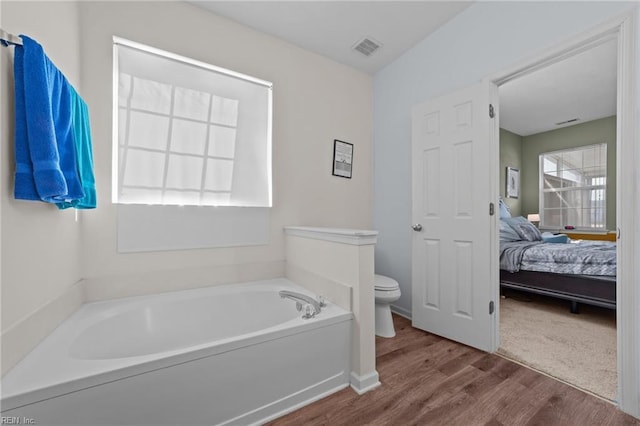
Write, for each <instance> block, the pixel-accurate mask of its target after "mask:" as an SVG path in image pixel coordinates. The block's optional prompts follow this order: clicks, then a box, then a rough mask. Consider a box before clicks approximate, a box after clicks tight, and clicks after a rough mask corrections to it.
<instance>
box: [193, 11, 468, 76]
mask: <svg viewBox="0 0 640 426" xmlns="http://www.w3.org/2000/svg"><path fill="white" fill-rule="evenodd" d="M188 3H192V4H194V5H196V6H199V7H202V8H205V9H208V10H210V11H212V12H214V13H216V14H218V15H221V16H224V17H227V18H230V19H232V20H234V21H237V22H239V23H241V24H243V25H246V26H249V27H251V28H254V29H256V30H259V31H262V32H264V33H267V34H271V35H274V36H276V37H278V38H281V39H283V40H286V41H288V42H290V43H292V44H295V45H297V46H299V47H302V48H304V49H306V50H310V51H312V52H316V53H318V54H320V55H323V56H326V57H328V58H331V59H333V60H335V61H337V62H340V63H342V64H345V65H348V66H350V67H352V68H355V69H358V70H361V71H364V72H366V73H368V74H375V73H376V72H377V71H379V70H381V69H382V68H384V67H385V66H386V65H388V64H390V63H391V62H393V61H394V60H395V59H397V58H398V57H399V56H400V55H402V54H403V53H404V52H406V51H407V50H408V49H410V48H411V47H413V46H414V45H416V44H417V43H418V42H420V41H421V40H423V39H424V38H426V37H427V36H428V35H429V34H431V33H432V32H434V31H435V30H437V29H438V28H439V27H440V26H442V25H443V24H445V23H446V22H447V21H449V20H451V19H452V18H453V17H454V16H456V15H457V14H458V13H460V12H461V11H462V10H464V9H466V8H467V7H469V6H470V5H471V3H472V2H463V1H415V0H414V1H310V0H304V1H237V0H236V1H188ZM364 37H369V38H372V39H373V40H374V41H377V42H379V43H381V44H382V47H380V48H379V49H378V50H376V51H375V52H374V53H373V54H372V55H371V56H369V57H367V56H364V55H363V54H361V53H359V52H356V51H355V50H353V49H352V47H353V46H354V45H355V44H356V43H358V42H359V41H361V40H362V39H363V38H364Z"/></svg>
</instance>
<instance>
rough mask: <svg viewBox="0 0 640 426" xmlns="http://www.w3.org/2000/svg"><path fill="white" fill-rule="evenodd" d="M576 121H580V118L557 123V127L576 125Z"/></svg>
mask: <svg viewBox="0 0 640 426" xmlns="http://www.w3.org/2000/svg"><path fill="white" fill-rule="evenodd" d="M576 121H580V119H579V118H572V119H571V120H566V121H561V122H559V123H556V126H562V125H563V124H569V123H575V122H576Z"/></svg>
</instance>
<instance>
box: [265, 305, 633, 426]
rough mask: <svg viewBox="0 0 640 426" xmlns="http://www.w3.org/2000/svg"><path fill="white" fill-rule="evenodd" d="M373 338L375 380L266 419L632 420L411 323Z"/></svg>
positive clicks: (281, 425) (398, 323)
mask: <svg viewBox="0 0 640 426" xmlns="http://www.w3.org/2000/svg"><path fill="white" fill-rule="evenodd" d="M394 323H395V327H396V333H397V335H396V337H395V338H393V339H383V338H379V337H377V338H376V353H377V368H376V369H377V371H378V373H379V374H380V381H381V382H382V385H381V386H380V387H378V388H377V389H375V390H373V391H370V392H368V393H366V394H364V395H362V396H358V395H357V394H356V393H355V392H354V391H353V390H351V389H350V388H347V389H343V390H342V391H340V392H337V393H335V394H333V395H330V396H328V397H326V398H324V399H322V400H320V401H317V402H315V403H313V404H311V405H308V406H306V407H303V408H302V409H300V410H298V411H295V412H293V413H290V414H288V415H287V416H284V417H281V418H279V419H277V420H275V421H273V422H271V423H270V424H271V425H273V426H286V425H305V426H307V425H332V426H334V425H394V426H395V425H465V426H466V425H491V426H500V425H505V426H506V425H544V426H551V425H562V426H571V425H580V426H585V425H638V426H640V421H639V420H637V419H635V418H633V417H631V416H628V415H626V414H624V413H622V412H621V411H620V410H618V409H617V408H616V407H615V406H614V405H612V404H610V403H608V402H605V401H603V400H601V399H599V398H597V397H595V396H592V395H589V394H587V393H584V392H582V391H580V390H577V389H575V388H573V387H571V386H568V385H566V384H564V383H562V382H559V381H557V380H554V379H552V378H549V377H547V376H544V375H542V374H540V373H538V372H536V371H534V370H530V369H528V368H526V367H523V366H521V365H519V364H516V363H513V362H511V361H509V360H506V359H504V358H501V357H499V356H497V355H492V354H487V353H484V352H481V351H478V350H476V349H473V348H470V347H467V346H464V345H461V344H458V343H455V342H452V341H450V340H447V339H444V338H442V337H439V336H435V335H433V334H429V333H426V332H423V331H421V330H417V329H414V328H412V327H411V322H410V321H409V320H407V319H405V318H402V317H399V316H396V315H394Z"/></svg>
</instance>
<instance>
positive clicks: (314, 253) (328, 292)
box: [285, 226, 380, 394]
mask: <svg viewBox="0 0 640 426" xmlns="http://www.w3.org/2000/svg"><path fill="white" fill-rule="evenodd" d="M285 234H286V235H287V239H286V276H287V278H289V279H291V280H292V281H295V282H297V283H298V284H300V285H302V286H304V287H306V288H309V289H310V290H311V291H313V292H314V293H317V294H321V295H323V296H325V297H326V298H327V299H328V300H331V301H333V302H334V303H336V304H337V305H339V306H341V307H343V308H344V309H347V310H350V311H352V312H353V315H354V321H353V325H352V333H351V387H352V388H353V389H354V390H355V391H356V392H357V393H359V394H362V393H365V392H367V391H369V390H371V389H374V388H376V387H377V386H379V385H380V381H379V380H378V372H377V371H376V346H375V344H376V342H375V308H374V307H375V292H374V260H373V253H374V248H375V244H376V241H377V235H378V232H377V231H367V230H358V229H336V228H313V227H300V226H290V227H286V228H285Z"/></svg>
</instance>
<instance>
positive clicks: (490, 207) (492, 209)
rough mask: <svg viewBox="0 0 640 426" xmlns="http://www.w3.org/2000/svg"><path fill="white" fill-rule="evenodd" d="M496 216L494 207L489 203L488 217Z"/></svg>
mask: <svg viewBox="0 0 640 426" xmlns="http://www.w3.org/2000/svg"><path fill="white" fill-rule="evenodd" d="M494 214H496V207H495V205H494V204H493V203H489V216H493V215H494Z"/></svg>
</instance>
